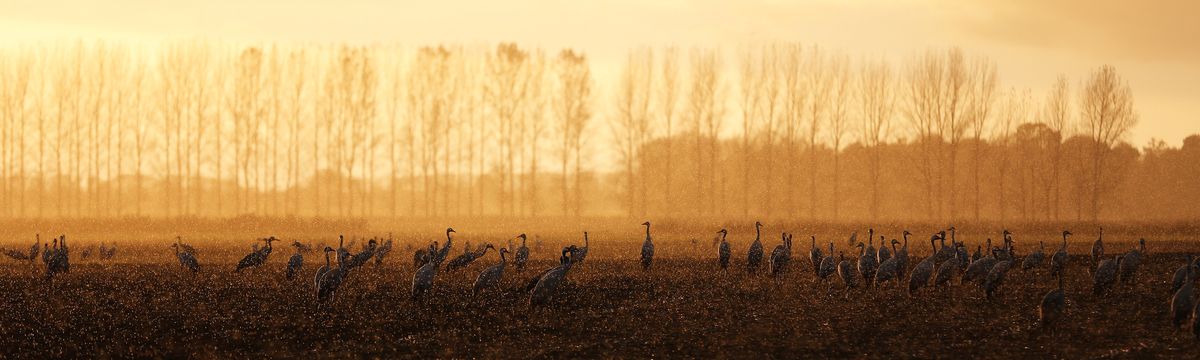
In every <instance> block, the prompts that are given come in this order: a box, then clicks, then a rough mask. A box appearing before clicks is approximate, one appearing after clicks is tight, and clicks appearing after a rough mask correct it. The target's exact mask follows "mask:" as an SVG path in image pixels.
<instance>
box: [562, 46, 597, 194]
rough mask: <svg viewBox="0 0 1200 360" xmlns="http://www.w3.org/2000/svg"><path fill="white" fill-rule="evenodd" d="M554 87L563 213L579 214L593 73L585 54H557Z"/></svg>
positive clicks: (571, 51)
mask: <svg viewBox="0 0 1200 360" xmlns="http://www.w3.org/2000/svg"><path fill="white" fill-rule="evenodd" d="M555 65H556V66H555V70H556V75H557V80H558V81H557V85H558V86H557V87H556V91H555V95H556V96H555V97H554V106H553V108H554V112H555V114H556V115H557V116H558V119H559V121H558V124H559V126H558V132H559V135H561V136H562V148H561V152H560V155H561V158H560V160H561V164H562V186H561V187H562V215H563V216H567V215H569V214H573V215H574V216H576V217H578V216H579V210H580V209H579V205H580V202H579V196H580V191H579V187H580V184H581V183H580V178H579V177H580V174H579V172H580V169H581V166H582V165H581V164H580V152H581V151H582V149H581V148H582V145H583V142H582V139H583V132H584V129H586V128H587V122H588V119H590V118H591V116H592V110H591V106H590V101H591V92H592V75H591V70H589V68H588V61H587V56H585V55H584V54H583V53H576V52H575V51H573V50H570V49H566V50H563V51H561V52H559V54H558V59H557V62H556V64H555ZM572 159H574V161H575V174H574V175H575V183H574V188H575V191H574V194H575V198H574V200H572V199H571V198H570V195H569V193H568V191H567V190H568V189H567V188H568V186H567V179H568V178H569V176H568V174H570V171H569V168H568V167H567V165H568V163H569V162H570V161H571V160H572Z"/></svg>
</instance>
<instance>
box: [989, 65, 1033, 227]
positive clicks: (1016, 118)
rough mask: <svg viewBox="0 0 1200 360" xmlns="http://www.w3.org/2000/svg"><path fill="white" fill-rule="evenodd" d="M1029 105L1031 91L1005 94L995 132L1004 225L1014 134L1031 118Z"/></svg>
mask: <svg viewBox="0 0 1200 360" xmlns="http://www.w3.org/2000/svg"><path fill="white" fill-rule="evenodd" d="M1029 103H1030V97H1029V90H1023V91H1017V90H1016V89H1010V90H1009V91H1008V93H1007V94H1005V102H1004V105H1003V106H1002V107H1001V109H1000V116H999V118H997V122H996V129H995V130H994V131H993V138H994V139H995V146H996V147H997V148H999V149H1000V154H998V155H997V156H998V157H999V160H997V162H998V163H999V164H998V166H997V168H998V170H999V172H998V173H997V174H996V183H997V191H996V194H997V197H998V199H997V200H998V201H997V202H996V205H997V206H999V207H1000V209H999V211H1000V222H1001V223H1002V224H1003V223H1004V222H1005V221H1007V219H1008V217H1007V213H1008V207H1009V201H1008V197H1007V193H1006V191H1005V187H1004V186H1005V184H1006V183H1007V181H1006V180H1007V178H1008V177H1009V174H1008V171H1009V169H1010V167H1011V166H1012V161H1011V160H1012V159H1011V157H1012V155H1011V154H1012V147H1013V146H1012V145H1013V144H1012V133H1013V130H1014V129H1015V127H1016V125H1017V124H1020V123H1021V122H1022V121H1024V120H1025V119H1026V118H1027V117H1028V116H1029Z"/></svg>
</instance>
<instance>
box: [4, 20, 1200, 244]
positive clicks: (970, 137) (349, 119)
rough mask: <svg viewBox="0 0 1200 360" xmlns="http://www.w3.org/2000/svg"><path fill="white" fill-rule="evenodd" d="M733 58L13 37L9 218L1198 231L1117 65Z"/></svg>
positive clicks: (650, 52)
mask: <svg viewBox="0 0 1200 360" xmlns="http://www.w3.org/2000/svg"><path fill="white" fill-rule="evenodd" d="M730 53H733V54H732V55H729V54H726V53H724V52H722V51H721V50H720V49H709V48H695V49H687V50H681V49H677V48H673V47H667V48H661V49H650V48H640V49H634V50H632V51H630V52H629V54H628V56H627V58H626V59H625V61H624V64H623V67H622V69H621V71H620V73H619V74H618V75H617V78H615V79H607V80H611V81H605V82H604V83H605V84H606V85H610V86H604V87H597V86H596V84H595V80H594V79H593V76H592V73H591V66H590V64H589V61H588V58H587V56H586V55H584V54H583V53H581V52H578V51H575V50H569V49H568V50H561V51H559V52H557V53H553V54H547V53H546V52H544V51H542V50H540V49H528V48H521V47H519V46H517V45H515V44H499V45H497V46H495V47H491V48H488V47H463V46H432V47H419V48H403V47H393V46H341V45H336V46H316V45H296V46H292V45H278V44H266V45H238V44H229V43H218V42H209V41H179V42H168V43H163V44H159V45H157V46H133V45H128V44H121V43H111V42H103V41H97V42H60V43H50V44H47V43H38V44H30V45H27V46H20V47H13V48H7V49H3V50H0V171H2V173H0V182H2V184H0V185H2V188H0V216H4V217H9V218H58V217H96V218H104V217H125V216H152V217H180V216H201V217H230V216H236V215H243V214H254V215H262V216H287V215H295V216H320V217H332V218H349V217H413V216H416V217H426V216H505V217H533V216H569V217H573V216H613V215H635V216H655V217H666V216H675V217H689V216H745V217H788V218H793V219H814V220H834V221H846V220H851V221H852V220H870V219H877V220H920V221H955V220H988V221H996V220H999V221H1008V220H1014V221H1015V220H1023V221H1043V220H1094V219H1104V220H1180V219H1184V220H1186V219H1197V218H1200V207H1198V206H1196V205H1195V204H1196V203H1197V202H1198V201H1200V190H1198V188H1200V187H1198V186H1196V179H1198V178H1200V177H1198V176H1200V137H1198V136H1192V137H1189V138H1187V140H1185V142H1184V144H1183V146H1182V148H1171V147H1168V146H1166V144H1165V143H1162V142H1161V141H1153V142H1151V143H1150V144H1148V145H1146V146H1144V147H1143V148H1141V149H1138V148H1135V147H1133V146H1131V145H1129V144H1127V143H1124V142H1123V139H1125V138H1126V136H1127V135H1128V132H1129V131H1130V130H1131V129H1132V128H1133V127H1134V126H1135V125H1136V123H1137V121H1138V115H1137V112H1136V111H1135V109H1134V103H1133V95H1132V91H1131V90H1130V87H1129V85H1128V84H1127V82H1126V81H1125V80H1123V79H1122V78H1121V77H1120V75H1119V74H1118V73H1117V72H1116V70H1115V69H1114V68H1113V67H1111V66H1101V67H1098V68H1097V69H1096V70H1094V71H1093V72H1091V74H1090V75H1089V76H1087V77H1086V78H1084V79H1078V80H1077V81H1072V80H1071V79H1068V78H1066V77H1059V78H1058V79H1053V81H1052V85H1053V86H1052V87H1051V90H1050V91H1049V92H1048V93H1047V94H1044V95H1040V96H1035V95H1033V94H1030V92H1029V91H1027V90H1019V89H1005V90H1000V88H1001V86H1000V85H999V79H998V70H997V68H996V65H995V63H994V62H992V61H991V60H989V59H988V58H986V57H983V56H975V55H967V54H964V53H963V52H962V51H961V50H959V49H957V48H951V49H946V50H930V51H926V52H922V53H919V54H915V55H913V56H912V57H911V58H909V59H908V60H905V61H902V62H901V63H899V64H891V63H889V62H887V61H883V60H878V59H870V58H862V59H851V58H850V57H849V56H848V55H845V54H841V53H837V52H831V51H826V50H824V49H821V48H819V47H815V46H801V45H798V44H791V43H781V44H770V45H765V46H757V47H745V48H741V49H738V50H736V51H730ZM1072 84H1077V85H1074V86H1072ZM597 89H603V90H604V92H603V93H602V92H598V91H597Z"/></svg>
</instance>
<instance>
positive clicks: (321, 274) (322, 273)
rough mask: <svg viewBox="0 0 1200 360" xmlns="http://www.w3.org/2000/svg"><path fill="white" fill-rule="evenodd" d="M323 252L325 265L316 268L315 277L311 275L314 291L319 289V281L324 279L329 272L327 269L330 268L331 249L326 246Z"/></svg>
mask: <svg viewBox="0 0 1200 360" xmlns="http://www.w3.org/2000/svg"><path fill="white" fill-rule="evenodd" d="M324 252H325V265H324V266H321V267H319V268H317V273H316V274H315V275H313V288H314V289H320V288H321V279H322V278H324V277H325V274H326V273H328V272H329V268H330V260H329V253H332V252H333V248H331V247H328V246H326V247H325V251H324Z"/></svg>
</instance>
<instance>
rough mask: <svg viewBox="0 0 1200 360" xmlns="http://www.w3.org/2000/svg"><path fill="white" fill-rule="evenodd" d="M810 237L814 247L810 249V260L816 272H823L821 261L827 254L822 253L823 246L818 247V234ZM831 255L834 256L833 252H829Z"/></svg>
mask: <svg viewBox="0 0 1200 360" xmlns="http://www.w3.org/2000/svg"><path fill="white" fill-rule="evenodd" d="M809 238H810V239H812V248H811V249H809V250H808V260H809V262H811V263H812V267H813V273H814V274H815V273H819V272H821V261H822V260H824V259H825V256H824V255H822V254H821V248H818V247H817V236H816V235H811V236H809ZM829 256H833V254H829Z"/></svg>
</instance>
